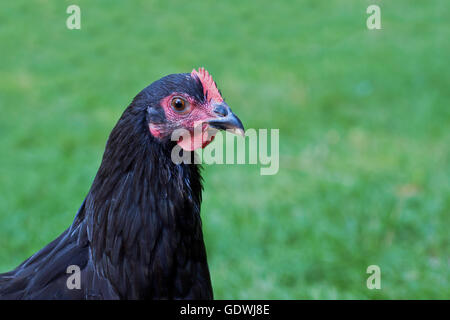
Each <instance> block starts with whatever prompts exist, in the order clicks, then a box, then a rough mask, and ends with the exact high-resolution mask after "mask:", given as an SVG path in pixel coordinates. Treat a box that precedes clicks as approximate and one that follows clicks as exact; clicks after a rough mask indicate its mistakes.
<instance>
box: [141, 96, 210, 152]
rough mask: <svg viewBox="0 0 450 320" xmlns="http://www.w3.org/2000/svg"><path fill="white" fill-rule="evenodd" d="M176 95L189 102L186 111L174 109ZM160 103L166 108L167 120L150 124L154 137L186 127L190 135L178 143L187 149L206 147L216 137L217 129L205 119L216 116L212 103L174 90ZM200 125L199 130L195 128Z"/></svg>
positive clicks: (181, 138) (160, 136)
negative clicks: (212, 128) (199, 100)
mask: <svg viewBox="0 0 450 320" xmlns="http://www.w3.org/2000/svg"><path fill="white" fill-rule="evenodd" d="M174 97H182V98H183V99H184V100H185V101H186V102H187V104H189V107H188V108H187V109H186V111H185V112H182V113H180V112H177V111H175V110H173V108H172V105H171V102H172V99H173V98H174ZM213 101H214V100H211V102H213ZM160 105H161V107H162V108H163V109H164V113H165V116H166V122H165V123H163V124H153V123H151V124H150V125H149V129H150V132H151V134H152V135H153V136H154V137H157V138H162V137H164V136H166V135H168V134H171V133H172V131H173V130H176V129H186V130H187V131H189V133H190V137H186V138H183V137H180V139H179V141H178V142H177V143H178V145H180V147H182V148H183V149H184V150H187V151H192V150H195V149H198V148H204V147H206V146H207V145H208V144H209V143H211V141H212V140H213V139H214V133H215V131H213V132H212V131H211V130H210V129H211V128H209V126H208V124H206V123H204V121H207V120H210V119H213V118H215V117H216V114H215V113H214V112H213V106H212V103H210V102H206V103H200V102H198V101H196V100H195V99H194V98H193V97H191V96H188V95H186V94H184V93H178V92H174V93H172V94H171V95H169V96H167V97H165V98H163V99H161V101H160ZM199 125H202V128H201V130H200V129H199V128H198V127H197V130H194V129H195V128H196V126H199ZM188 138H190V139H188Z"/></svg>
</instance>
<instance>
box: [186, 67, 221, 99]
mask: <svg viewBox="0 0 450 320" xmlns="http://www.w3.org/2000/svg"><path fill="white" fill-rule="evenodd" d="M191 76H192V77H194V76H196V77H198V79H199V80H200V82H201V83H202V86H203V94H204V96H205V97H206V99H207V100H208V102H210V101H211V100H215V101H217V102H222V101H223V98H222V95H221V94H220V92H219V89H217V85H216V83H215V82H214V80H213V78H212V77H211V75H210V74H209V73H208V71H206V70H205V68H199V69H198V71H197V70H195V69H193V70H192V72H191Z"/></svg>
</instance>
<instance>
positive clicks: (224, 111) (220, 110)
mask: <svg viewBox="0 0 450 320" xmlns="http://www.w3.org/2000/svg"><path fill="white" fill-rule="evenodd" d="M214 112H215V113H216V114H217V115H218V116H221V117H226V116H227V115H228V108H227V107H225V106H223V105H221V104H219V105H218V106H216V107H215V108H214Z"/></svg>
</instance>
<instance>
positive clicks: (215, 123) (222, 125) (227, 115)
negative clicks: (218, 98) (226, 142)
mask: <svg viewBox="0 0 450 320" xmlns="http://www.w3.org/2000/svg"><path fill="white" fill-rule="evenodd" d="M214 113H215V114H216V115H217V117H216V118H214V119H210V120H208V121H206V123H208V124H209V125H210V126H211V127H212V128H215V129H218V130H227V131H229V132H231V133H234V134H237V135H240V136H245V130H244V126H243V125H242V122H241V120H239V118H238V117H237V116H236V115H235V114H234V113H233V112H232V111H231V108H230V107H229V106H228V105H227V104H226V103H225V102H221V103H217V104H215V105H214Z"/></svg>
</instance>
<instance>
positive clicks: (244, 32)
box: [0, 0, 450, 299]
mask: <svg viewBox="0 0 450 320" xmlns="http://www.w3.org/2000/svg"><path fill="white" fill-rule="evenodd" d="M73 3H75V4H78V5H80V7H81V11H82V29H81V30H68V29H67V28H66V27H65V20H66V18H67V14H66V13H65V11H66V8H67V6H68V5H69V4H73ZM373 3H377V4H380V6H381V13H382V28H383V29H382V30H378V31H369V30H367V28H366V25H365V20H366V17H367V15H366V13H365V11H366V8H367V6H368V5H369V4H373ZM0 7H1V10H0V44H1V45H0V46H1V54H0V57H1V59H0V150H1V157H0V272H4V271H8V270H9V269H12V268H13V267H15V266H16V265H18V264H19V263H20V262H22V261H23V260H24V259H26V258H27V257H28V256H30V255H31V254H32V253H34V252H35V251H37V250H38V249H40V248H42V247H43V246H44V245H45V244H47V243H48V242H50V241H51V240H53V239H54V238H55V237H56V236H57V235H59V234H60V233H61V232H62V231H63V230H64V229H65V228H66V227H68V226H69V225H70V224H71V222H72V219H73V217H74V215H75V213H76V211H77V209H78V207H79V206H80V204H81V202H82V200H83V199H84V197H85V195H86V193H87V191H88V189H89V187H90V184H91V182H92V180H93V177H94V175H95V173H96V170H97V168H98V166H99V164H100V159H101V155H102V152H103V149H104V145H105V142H106V139H107V136H108V134H109V132H110V131H111V129H112V127H113V126H114V124H115V122H116V121H117V119H118V118H119V116H120V114H121V113H122V111H123V110H124V108H125V107H126V106H127V105H128V103H129V102H130V101H131V99H132V98H133V97H134V95H135V94H136V93H137V92H139V91H140V90H141V89H142V88H143V87H145V86H146V85H148V84H149V83H151V82H153V81H154V80H156V79H159V78H160V77H162V76H164V75H166V74H170V73H179V72H189V71H190V70H192V68H194V67H199V66H205V67H206V68H207V69H208V70H209V71H210V72H211V73H212V74H213V76H214V78H215V79H216V80H217V82H218V83H219V86H220V88H221V90H222V92H223V93H224V96H225V97H226V99H227V102H228V103H229V104H230V105H231V107H232V108H233V111H235V112H236V113H237V114H238V115H239V117H240V118H241V119H242V121H243V122H244V124H245V126H246V127H247V128H279V129H280V170H279V173H278V174H277V175H274V176H261V175H260V174H259V169H260V167H259V166H258V165H253V166H251V165H245V166H236V165H213V166H206V167H205V170H204V177H205V192H204V201H203V206H202V216H203V220H204V233H205V238H206V239H205V240H206V245H207V249H208V257H209V263H210V269H211V274H212V280H213V286H214V289H215V296H216V298H219V299H220V298H225V299H235V298H237V299H272V298H274V299H317V298H322V299H334V298H338V299H353V298H356V299H380V298H381V299H384V298H385V299H407V298H414V299H425V298H438V299H448V298H450V272H449V270H450V268H449V267H450V266H449V263H450V241H449V239H450V237H449V231H448V229H449V224H450V130H449V128H450V91H449V88H450V76H449V74H450V67H449V63H448V58H449V56H450V42H449V41H448V39H450V24H449V23H448V19H449V18H448V14H446V13H448V1H446V0H441V1H422V2H420V3H419V4H417V5H415V6H413V5H411V4H410V2H409V1H406V0H398V1H367V0H366V1H360V0H358V1H357V0H352V1H338V0H332V1H317V0H309V1H290V2H281V1H268V0H267V1H252V2H243V1H240V0H239V1H238V0H233V1H221V2H213V1H184V2H181V1H177V2H174V1H165V2H163V1H138V2H135V3H133V4H131V3H128V2H127V3H126V4H125V2H123V1H120V2H119V1H95V2H93V1H87V0H80V1H78V0H77V1H3V2H2V4H1V5H0ZM371 264H376V265H379V266H380V267H381V272H382V280H381V281H382V282H381V285H382V289H381V290H368V289H367V287H366V279H367V277H368V275H367V274H366V268H367V266H369V265H371Z"/></svg>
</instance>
